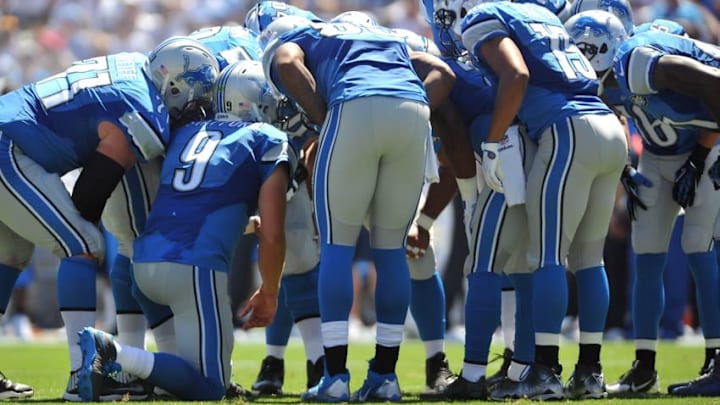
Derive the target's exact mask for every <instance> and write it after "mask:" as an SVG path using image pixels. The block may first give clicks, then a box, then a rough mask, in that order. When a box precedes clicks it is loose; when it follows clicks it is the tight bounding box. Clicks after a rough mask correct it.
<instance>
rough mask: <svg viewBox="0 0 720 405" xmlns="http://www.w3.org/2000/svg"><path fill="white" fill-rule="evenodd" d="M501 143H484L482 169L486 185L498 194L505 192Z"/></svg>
mask: <svg viewBox="0 0 720 405" xmlns="http://www.w3.org/2000/svg"><path fill="white" fill-rule="evenodd" d="M499 148H500V143H499V142H483V143H482V169H483V177H485V183H486V184H487V185H488V186H490V188H492V189H493V190H495V191H497V192H498V193H502V192H504V190H503V185H502V177H503V175H502V170H501V168H500V154H499V153H498V149H499Z"/></svg>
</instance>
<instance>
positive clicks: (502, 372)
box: [487, 347, 513, 388]
mask: <svg viewBox="0 0 720 405" xmlns="http://www.w3.org/2000/svg"><path fill="white" fill-rule="evenodd" d="M512 356H513V351H512V350H510V349H508V348H507V347H506V348H505V350H504V351H503V354H502V361H503V362H502V364H501V365H500V369H499V370H498V371H497V372H496V373H495V374H493V375H491V376H490V377H488V378H487V386H488V387H490V388H492V386H493V385H495V384H497V383H499V382H500V381H502V380H503V379H505V377H507V372H508V368H510V363H512ZM496 358H497V357H496ZM493 361H494V360H493Z"/></svg>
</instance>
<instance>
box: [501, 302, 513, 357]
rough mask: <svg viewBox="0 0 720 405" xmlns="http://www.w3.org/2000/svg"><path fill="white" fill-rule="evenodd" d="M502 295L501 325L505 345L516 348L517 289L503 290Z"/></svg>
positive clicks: (511, 348)
mask: <svg viewBox="0 0 720 405" xmlns="http://www.w3.org/2000/svg"><path fill="white" fill-rule="evenodd" d="M501 297H502V310H501V312H500V313H501V317H500V325H501V327H502V333H503V339H504V340H505V347H507V348H508V349H510V350H515V290H509V291H503V292H502V295H501Z"/></svg>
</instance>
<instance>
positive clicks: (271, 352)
mask: <svg viewBox="0 0 720 405" xmlns="http://www.w3.org/2000/svg"><path fill="white" fill-rule="evenodd" d="M285 349H287V346H276V345H267V346H266V347H265V353H267V355H268V356H273V357H275V358H276V359H284V358H285Z"/></svg>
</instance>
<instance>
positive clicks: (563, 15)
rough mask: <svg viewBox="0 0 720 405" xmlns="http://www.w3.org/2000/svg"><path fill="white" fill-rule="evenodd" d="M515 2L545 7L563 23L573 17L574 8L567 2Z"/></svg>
mask: <svg viewBox="0 0 720 405" xmlns="http://www.w3.org/2000/svg"><path fill="white" fill-rule="evenodd" d="M514 2H515V3H529V4H537V5H538V6H541V7H545V8H546V9H548V11H550V12H551V13H553V14H555V15H556V16H557V17H558V18H559V19H560V21H562V22H565V20H567V19H568V18H570V16H571V15H572V10H571V8H572V7H571V5H570V3H568V2H567V1H566V0H514Z"/></svg>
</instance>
